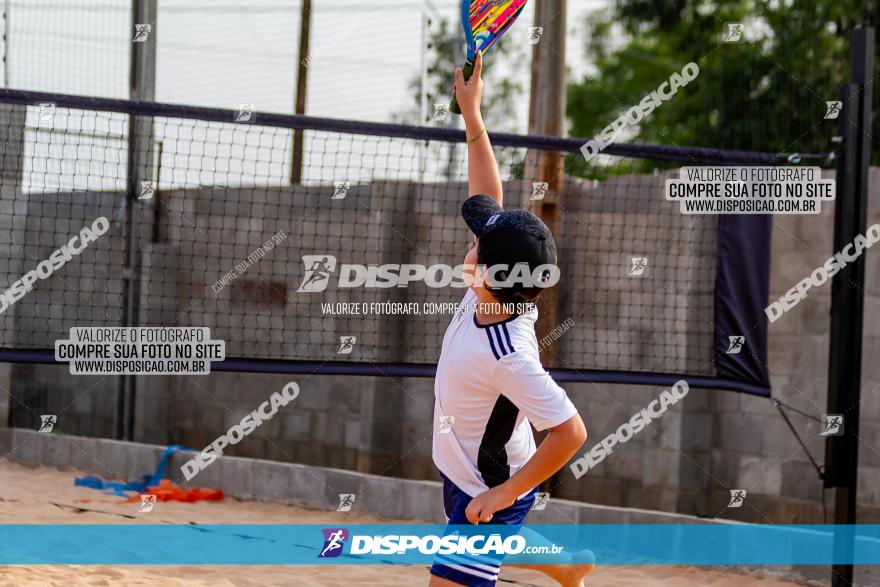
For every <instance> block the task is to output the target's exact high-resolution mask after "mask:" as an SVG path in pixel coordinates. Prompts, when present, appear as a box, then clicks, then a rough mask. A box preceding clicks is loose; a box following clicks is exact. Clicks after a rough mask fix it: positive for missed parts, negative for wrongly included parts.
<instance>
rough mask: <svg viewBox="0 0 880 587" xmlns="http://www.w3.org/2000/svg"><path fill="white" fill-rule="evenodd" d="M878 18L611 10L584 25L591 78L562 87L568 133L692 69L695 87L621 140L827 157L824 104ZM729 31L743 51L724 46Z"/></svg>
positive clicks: (871, 13) (841, 2) (727, 8)
mask: <svg viewBox="0 0 880 587" xmlns="http://www.w3.org/2000/svg"><path fill="white" fill-rule="evenodd" d="M878 14H880V0H862V1H859V0H769V1H768V0H756V1H751V0H715V1H709V0H618V1H617V2H616V3H615V4H614V6H613V7H611V8H608V9H606V10H603V11H599V12H596V13H593V14H591V15H590V17H589V18H588V21H587V23H586V26H587V27H588V31H589V37H588V38H589V39H590V40H589V42H588V45H587V47H585V50H586V52H587V56H588V58H589V59H590V60H591V61H592V62H593V63H594V64H595V72H594V73H592V74H591V75H588V76H587V77H585V78H584V79H583V80H581V81H579V82H577V83H573V84H571V85H570V86H569V92H568V116H569V119H570V121H571V123H572V128H571V135H572V136H578V137H592V136H594V135H595V134H598V133H599V132H600V131H601V130H602V129H603V128H605V127H606V126H607V125H608V124H609V123H610V122H611V121H612V120H614V119H615V118H617V117H618V116H620V115H621V114H623V113H624V112H626V110H628V109H629V108H630V107H632V106H635V105H637V104H638V103H639V101H640V100H641V99H642V98H643V97H644V96H645V95H646V94H648V93H650V92H651V91H653V90H655V89H656V88H657V86H658V85H660V84H661V83H662V82H663V81H665V80H667V79H668V78H669V76H670V74H672V73H673V72H680V71H681V69H682V67H683V66H684V65H685V64H686V63H688V62H690V61H694V62H696V63H697V64H698V65H699V67H700V75H699V76H698V77H697V79H696V80H694V81H693V82H691V83H690V84H689V85H688V86H687V87H686V88H684V89H682V90H680V91H679V92H678V93H677V94H676V95H675V96H674V97H673V98H672V99H671V100H669V101H668V102H666V103H664V104H663V105H662V106H660V107H659V108H657V109H655V110H654V112H652V113H651V114H650V115H649V116H647V117H646V118H645V119H644V120H643V121H642V123H641V124H640V125H639V127H638V128H637V129H633V132H632V133H631V134H629V135H627V136H626V137H625V138H623V139H621V138H619V139H618V140H627V141H640V142H648V143H660V144H664V145H681V146H699V147H715V148H725V149H743V150H755V151H768V152H780V153H783V152H784V153H792V152H798V153H828V152H830V151H832V150H833V149H834V143H833V142H832V140H831V139H832V137H833V136H834V135H835V134H836V133H837V124H836V121H833V120H824V115H825V111H826V104H825V102H826V101H829V100H837V99H839V96H840V86H841V85H842V84H844V83H845V82H846V81H847V80H848V76H849V62H850V39H851V36H852V31H853V28H854V27H855V26H856V25H857V24H860V23H861V24H870V22H871V20H872V19H873V20H876V17H877V15H878ZM726 23H743V24H745V38H746V41H745V42H743V43H724V42H722V38H723V33H724V31H725V30H726V28H725V24H726ZM875 94H880V92H875ZM875 135H876V133H875Z"/></svg>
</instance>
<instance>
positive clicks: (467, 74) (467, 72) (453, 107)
mask: <svg viewBox="0 0 880 587" xmlns="http://www.w3.org/2000/svg"><path fill="white" fill-rule="evenodd" d="M462 73H463V74H464V81H468V80H469V79H471V76H472V75H473V74H474V62H473V61H471V60H470V59H468V60H467V61H466V62H465V64H464V67H463V68H462ZM449 111H450V112H452V113H453V114H461V108H459V107H458V98H457V97H456V96H455V95H453V96H452V102H450V103H449Z"/></svg>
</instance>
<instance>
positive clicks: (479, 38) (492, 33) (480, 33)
mask: <svg viewBox="0 0 880 587" xmlns="http://www.w3.org/2000/svg"><path fill="white" fill-rule="evenodd" d="M527 1H528V0H461V27H462V28H463V29H464V38H465V41H467V62H466V63H465V64H464V67H463V68H462V70H463V73H464V79H465V81H467V80H469V79H470V78H471V74H473V73H474V61H475V60H476V58H477V51H481V52H482V53H483V56H484V57H485V56H486V53H487V52H488V51H489V49H491V48H492V45H494V44H495V43H496V42H497V41H498V39H500V38H501V37H502V36H503V35H504V33H506V32H507V30H508V29H509V28H510V26H511V25H512V24H513V23H514V21H515V20H516V19H517V17H519V15H520V13H522V11H523V8H525V6H526V2H527ZM449 110H450V112H454V113H456V114H461V109H459V107H458V100H456V99H455V96H453V97H452V102H450V104H449Z"/></svg>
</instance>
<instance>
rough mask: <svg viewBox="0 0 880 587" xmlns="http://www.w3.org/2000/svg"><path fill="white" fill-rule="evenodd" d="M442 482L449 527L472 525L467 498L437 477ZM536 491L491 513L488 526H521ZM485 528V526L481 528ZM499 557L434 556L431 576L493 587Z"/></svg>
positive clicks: (498, 567) (463, 583) (470, 584)
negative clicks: (466, 513)
mask: <svg viewBox="0 0 880 587" xmlns="http://www.w3.org/2000/svg"><path fill="white" fill-rule="evenodd" d="M440 476H441V477H442V478H443V509H444V511H445V512H446V518H447V520H448V521H447V523H448V524H449V525H450V526H461V525H467V526H471V525H472V524H471V523H470V522H468V519H467V516H466V515H465V510H466V509H467V506H468V504H469V503H470V502H471V499H472V498H471V496H469V495H468V494H467V493H465V492H464V491H462V490H461V489H459V488H458V487H457V486H456V485H455V484H454V483H453V482H452V481H450V480H449V479H447V478H446V476H445V475H444V474H443V473H440ZM537 492H538V488H537V487H535V488H534V489H532V490H531V491H530V492H529V494H528V495H526V496H525V497H523V498H522V499H520V500H518V501H517V502H516V503H514V504H513V505H512V506H510V507H509V508H505V509H503V510H500V511H497V512H495V514H494V515H493V516H492V521H491V522H488V524H490V525H491V524H506V525H508V526H521V525H522V523H523V522H524V521H525V519H526V516H527V515H528V514H529V511H531V509H532V505H533V504H534V503H535V494H536V493H537ZM484 525H485V524H484ZM502 558H503V557H499V556H497V555H481V556H478V557H477V556H471V555H460V554H438V555H437V557H436V558H435V559H434V564H433V565H432V566H431V574H432V575H435V576H437V577H441V578H443V579H447V580H449V581H453V582H455V583H458V584H459V585H466V586H468V587H494V585H495V581H496V580H497V579H498V572H499V571H500V570H501V560H502Z"/></svg>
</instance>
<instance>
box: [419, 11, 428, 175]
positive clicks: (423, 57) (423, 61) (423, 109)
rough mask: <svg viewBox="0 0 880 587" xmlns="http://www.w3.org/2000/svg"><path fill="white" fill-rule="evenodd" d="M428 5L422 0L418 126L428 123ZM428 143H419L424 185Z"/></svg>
mask: <svg viewBox="0 0 880 587" xmlns="http://www.w3.org/2000/svg"><path fill="white" fill-rule="evenodd" d="M429 24H430V20H429V17H428V4H427V1H426V0H422V43H421V44H422V46H421V50H420V51H419V69H420V70H421V74H422V76H421V81H420V85H419V126H424V125H426V124H427V123H428V25H429ZM429 144H430V143H429V142H428V141H422V142H421V143H419V181H420V182H421V183H422V184H424V183H425V170H426V169H427V167H428V145H429Z"/></svg>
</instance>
